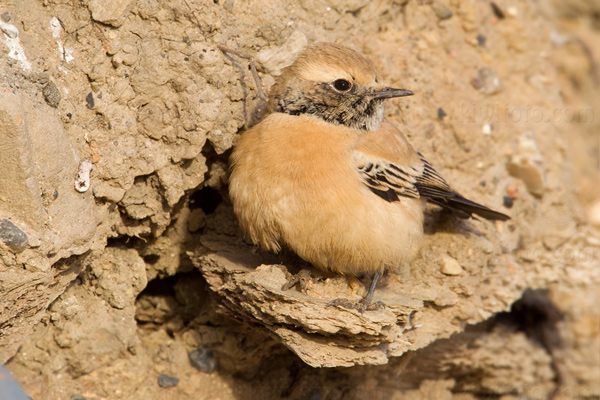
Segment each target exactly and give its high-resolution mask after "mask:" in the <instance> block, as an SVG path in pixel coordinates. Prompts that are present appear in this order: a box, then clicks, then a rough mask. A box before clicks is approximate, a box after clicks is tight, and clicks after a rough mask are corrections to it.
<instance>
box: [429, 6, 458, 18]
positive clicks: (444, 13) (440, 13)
mask: <svg viewBox="0 0 600 400" xmlns="http://www.w3.org/2000/svg"><path fill="white" fill-rule="evenodd" d="M433 12H435V15H436V17H438V18H439V19H440V20H445V19H448V18H450V17H452V16H453V15H454V13H453V12H452V10H451V9H449V8H448V7H434V8H433Z"/></svg>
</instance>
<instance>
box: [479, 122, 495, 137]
mask: <svg viewBox="0 0 600 400" xmlns="http://www.w3.org/2000/svg"><path fill="white" fill-rule="evenodd" d="M481 133H483V134H484V135H491V134H492V125H490V124H485V125H483V126H482V127H481Z"/></svg>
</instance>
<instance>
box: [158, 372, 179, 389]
mask: <svg viewBox="0 0 600 400" xmlns="http://www.w3.org/2000/svg"><path fill="white" fill-rule="evenodd" d="M178 383H179V378H176V377H174V376H169V375H165V374H160V375H159V376H158V386H160V387H162V388H170V387H173V386H177V384H178Z"/></svg>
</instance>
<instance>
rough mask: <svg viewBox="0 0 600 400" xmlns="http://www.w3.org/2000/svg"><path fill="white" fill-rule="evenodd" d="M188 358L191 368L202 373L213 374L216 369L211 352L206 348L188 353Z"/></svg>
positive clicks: (199, 348)
mask: <svg viewBox="0 0 600 400" xmlns="http://www.w3.org/2000/svg"><path fill="white" fill-rule="evenodd" d="M188 358H189V359H190V364H192V367H194V368H196V369H197V370H199V371H202V372H213V371H214V370H215V368H216V367H217V363H216V362H215V357H214V354H213V351H212V350H211V349H209V348H208V347H206V346H201V347H198V348H197V349H196V350H192V351H190V352H189V353H188Z"/></svg>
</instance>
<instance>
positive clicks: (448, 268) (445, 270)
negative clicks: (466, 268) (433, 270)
mask: <svg viewBox="0 0 600 400" xmlns="http://www.w3.org/2000/svg"><path fill="white" fill-rule="evenodd" d="M441 271H442V274H444V275H451V276H452V275H460V274H462V272H463V269H462V268H461V266H460V264H459V263H458V261H456V260H455V259H454V258H452V257H450V256H448V255H445V256H443V257H442V269H441Z"/></svg>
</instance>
